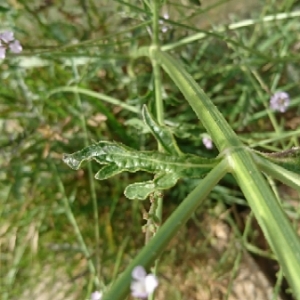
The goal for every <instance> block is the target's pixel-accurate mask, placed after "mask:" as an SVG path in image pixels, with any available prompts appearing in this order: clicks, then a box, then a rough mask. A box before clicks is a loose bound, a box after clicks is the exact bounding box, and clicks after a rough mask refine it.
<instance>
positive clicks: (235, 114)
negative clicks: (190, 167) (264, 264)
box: [0, 0, 300, 300]
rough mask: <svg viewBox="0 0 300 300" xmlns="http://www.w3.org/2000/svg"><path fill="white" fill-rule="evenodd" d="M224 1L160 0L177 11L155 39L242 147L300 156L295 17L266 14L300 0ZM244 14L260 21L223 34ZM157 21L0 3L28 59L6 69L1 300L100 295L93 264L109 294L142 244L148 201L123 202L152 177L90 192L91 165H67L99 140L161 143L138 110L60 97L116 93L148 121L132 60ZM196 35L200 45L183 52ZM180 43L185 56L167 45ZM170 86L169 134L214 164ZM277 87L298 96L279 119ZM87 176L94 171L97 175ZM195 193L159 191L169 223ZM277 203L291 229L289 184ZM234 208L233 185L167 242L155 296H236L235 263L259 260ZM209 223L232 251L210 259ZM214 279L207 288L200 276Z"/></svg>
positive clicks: (185, 188) (293, 209)
mask: <svg viewBox="0 0 300 300" xmlns="http://www.w3.org/2000/svg"><path fill="white" fill-rule="evenodd" d="M227 2H228V3H227ZM217 4H218V3H216V4H214V5H211V8H209V7H208V8H207V9H205V5H207V4H206V3H204V4H203V6H204V7H201V6H200V7H199V6H197V5H192V4H190V3H188V4H187V3H185V2H183V1H182V2H180V1H178V2H176V3H175V2H174V3H173V2H172V3H169V2H168V3H166V4H165V5H164V7H163V9H162V10H163V11H167V12H169V14H170V20H169V21H168V20H165V21H164V22H165V24H167V25H168V31H167V32H166V33H161V42H162V44H165V45H168V44H169V45H170V49H169V50H168V51H171V52H172V54H173V55H174V56H175V57H176V58H178V59H180V60H181V61H182V62H183V63H184V64H185V67H186V69H187V70H188V72H190V73H191V74H192V75H193V77H194V78H195V79H196V80H197V82H198V83H199V84H200V86H201V87H202V88H203V89H204V90H205V91H206V93H207V94H208V95H209V96H210V97H211V98H212V99H213V101H214V103H215V104H216V105H217V106H218V108H219V109H220V110H221V112H222V113H223V114H224V115H225V117H226V119H227V120H228V121H229V122H230V124H231V126H232V127H233V128H234V130H235V131H236V132H238V133H239V135H240V137H241V139H242V140H243V141H244V142H245V143H246V144H248V145H250V146H255V147H257V148H258V149H259V150H262V151H278V150H282V149H287V148H290V147H293V146H299V133H300V131H299V109H298V105H299V102H300V97H299V54H298V52H299V34H298V32H299V26H300V25H299V17H293V18H292V17H291V18H289V17H287V18H285V19H283V20H274V21H272V22H263V20H264V17H265V16H268V15H274V14H278V13H286V14H288V13H289V12H291V11H297V9H298V6H299V3H298V2H297V1H289V0H286V1H276V5H275V3H274V2H272V1H257V4H256V5H255V6H254V7H253V8H252V7H251V8H249V7H246V8H245V7H244V9H243V8H240V9H241V10H238V11H234V10H233V7H234V6H232V4H231V1H220V3H219V4H218V5H217ZM224 7H227V10H226V11H225V12H224V13H223V14H222V17H220V15H219V12H220V11H221V10H222V9H224ZM228 12H230V13H231V15H230V16H228ZM245 18H247V19H248V18H255V19H257V20H260V22H257V23H256V24H254V25H252V26H241V28H239V29H235V30H232V29H229V27H228V26H227V27H226V26H225V27H222V24H236V23H238V22H239V21H241V20H243V19H245ZM150 20H151V15H150V12H149V9H148V8H147V6H146V5H145V4H143V3H142V2H139V1H117V0H116V1H104V0H103V1H101V2H97V1H92V0H90V1H80V0H78V1H76V0H69V1H59V0H56V1H44V2H40V1H33V2H30V3H29V2H28V1H25V0H19V1H16V0H15V1H12V0H11V1H7V2H6V3H2V4H0V21H1V27H0V29H1V31H4V30H7V29H9V30H13V31H14V32H15V35H16V37H17V38H18V39H19V40H20V41H21V43H22V45H23V47H24V52H23V53H22V54H21V55H19V56H18V57H16V56H14V55H9V56H8V57H7V59H5V60H4V61H3V62H2V63H1V66H0V68H1V70H0V76H1V85H0V132H1V134H0V165H1V169H0V178H1V181H0V199H1V200H0V216H1V218H0V220H1V221H0V245H1V248H0V251H1V260H0V276H1V279H0V280H1V281H0V282H1V299H9V300H10V299H17V298H20V297H22V298H24V299H85V298H89V295H90V293H91V291H93V290H94V289H95V288H96V287H95V286H94V285H93V284H94V276H93V275H91V274H90V271H89V268H88V261H89V260H90V259H91V260H92V261H93V262H94V263H95V265H96V266H97V272H98V275H99V278H100V283H99V287H97V288H104V287H105V286H107V285H108V284H109V283H110V282H111V281H112V280H114V279H115V277H116V275H117V273H118V272H120V271H122V270H123V269H124V267H126V264H127V263H128V261H130V259H131V258H132V257H134V255H135V254H136V253H137V252H138V250H139V249H140V248H141V247H142V245H143V243H144V236H143V233H142V229H141V227H142V225H143V224H144V222H143V220H142V215H143V212H144V211H145V210H146V211H147V209H148V208H149V204H148V202H143V203H141V202H135V201H129V200H127V199H125V197H124V195H123V190H124V188H125V187H126V185H127V184H128V183H132V182H135V181H142V180H144V178H149V175H145V174H142V173H137V174H134V175H132V174H122V175H118V176H116V177H115V178H113V179H110V180H107V181H105V182H94V179H93V178H92V177H91V176H90V174H91V173H90V172H89V169H88V167H87V168H85V169H84V170H83V171H82V170H81V171H78V172H75V171H73V170H70V169H68V167H67V166H65V165H64V164H63V163H62V161H61V157H62V153H71V152H74V151H76V150H79V149H81V148H82V147H83V146H84V144H85V143H86V142H88V143H92V142H93V141H98V140H101V139H104V140H116V141H120V142H122V143H124V144H126V145H128V146H131V147H134V148H136V149H148V150H151V149H154V148H155V147H156V146H155V141H154V140H153V139H152V138H151V137H150V135H149V134H146V133H145V134H139V133H140V132H141V130H142V128H143V127H141V123H140V120H141V116H140V114H139V113H136V112H133V111H131V110H128V109H126V108H121V107H120V106H118V105H113V104H110V103H107V101H105V100H103V99H102V100H101V97H100V99H99V98H95V97H91V96H88V95H87V94H82V93H76V92H63V91H62V90H63V88H66V87H68V88H69V87H79V88H83V89H86V90H90V91H94V92H98V93H101V94H103V95H107V96H110V97H113V98H114V99H117V100H119V101H121V102H122V103H124V104H127V105H128V106H130V107H132V108H134V110H136V111H137V112H139V111H140V109H141V106H142V105H143V104H145V103H146V104H148V106H149V107H150V108H151V109H152V110H153V111H154V109H153V108H154V90H153V85H152V79H153V75H152V73H151V72H152V69H151V64H150V62H149V61H147V60H142V59H139V60H136V61H134V60H132V59H131V57H130V53H132V52H134V50H135V49H136V48H137V47H139V46H141V45H148V44H149V43H150V36H149V31H148V27H147V25H148V24H149V22H150ZM208 21H209V22H208ZM201 32H204V33H205V36H203V38H201V39H199V40H197V39H196V40H195V41H193V42H188V43H185V42H184V39H185V38H186V37H188V36H193V35H194V34H198V33H201ZM174 42H179V46H176V45H173V46H172V44H173V43H174ZM180 43H181V44H180ZM163 82H164V85H163V88H164V94H163V97H164V103H165V118H166V124H167V125H169V126H170V127H171V128H172V130H173V132H174V134H175V136H176V137H177V138H178V144H179V146H180V147H181V149H182V150H184V151H185V152H189V153H196V154H200V155H205V156H215V155H217V152H216V151H215V150H213V151H208V150H207V149H205V147H204V146H203V144H202V137H201V134H202V133H204V128H203V127H202V125H201V123H200V122H199V120H198V119H197V118H196V116H195V114H194V113H193V111H192V110H191V108H190V107H189V106H188V105H187V103H186V101H184V99H182V95H181V94H180V93H179V92H178V90H177V89H176V87H175V86H174V84H173V83H172V82H171V81H170V79H169V78H167V76H166V75H163ZM278 89H279V90H284V91H287V92H288V93H289V94H290V95H291V98H292V104H291V108H290V109H289V110H288V111H287V112H286V113H284V114H275V113H274V112H272V111H270V110H269V109H268V102H269V98H270V96H271V94H272V93H273V92H274V91H276V90H278ZM54 91H55V93H54ZM53 166H55V168H56V169H57V173H55V172H54V171H53ZM90 167H91V170H92V171H93V172H92V173H95V171H96V169H95V168H96V166H95V165H91V166H90ZM59 182H60V183H62V186H63V189H61V188H60V187H59V184H58V183H59ZM93 182H94V183H93ZM195 184H196V181H193V180H190V181H188V180H185V181H182V182H180V183H179V184H178V185H177V186H176V188H174V189H172V190H170V191H168V192H167V193H166V194H165V206H164V218H167V216H168V215H169V214H170V213H171V212H172V210H173V209H174V207H176V205H177V204H178V203H179V202H180V200H181V199H183V197H184V196H185V195H186V194H187V193H188V192H189V191H190V189H191V188H192V187H193V186H194V185H195ZM274 189H277V187H276V185H274ZM279 193H280V194H281V196H282V197H283V198H284V199H286V201H285V202H284V206H285V208H286V210H287V212H288V214H289V215H290V217H291V219H292V220H293V221H294V222H295V226H297V225H298V219H299V209H298V203H297V200H298V199H299V195H297V194H296V195H295V194H292V192H291V191H289V190H284V189H283V188H281V187H279ZM93 195H94V197H96V202H97V206H98V209H97V213H98V214H99V221H98V224H95V202H93ZM64 199H67V202H68V203H69V205H70V207H71V212H72V215H73V217H75V220H76V223H77V225H78V227H79V229H80V232H81V235H82V237H83V239H84V242H85V244H86V245H87V249H88V252H89V254H90V257H88V258H87V257H86V255H85V253H84V251H83V249H82V245H81V244H80V243H79V241H78V234H76V232H75V230H74V226H72V225H71V224H70V222H69V219H68V217H67V216H66V208H65V203H64ZM239 205H241V206H243V207H245V208H244V209H245V210H246V211H247V204H246V202H245V200H244V199H243V197H242V195H241V193H240V192H239V189H238V188H237V186H236V184H235V182H234V181H233V179H232V178H231V177H229V176H228V177H226V178H225V179H224V180H223V181H222V182H221V184H220V185H219V186H218V187H216V188H215V189H214V190H213V192H212V194H211V196H210V199H209V201H208V202H207V206H206V210H205V211H199V212H197V213H195V216H194V218H193V220H191V221H190V222H189V223H188V224H187V226H186V229H185V232H181V233H179V234H178V237H177V238H176V239H175V241H174V244H175V245H177V246H176V247H174V246H173V247H172V245H170V247H169V249H167V250H166V252H165V254H164V255H163V258H162V260H161V268H160V269H161V276H162V278H163V279H162V284H161V285H162V287H161V291H159V294H158V299H188V297H191V298H192V299H206V298H207V299H209V298H208V297H209V296H207V295H206V294H205V295H204V294H201V293H199V289H200V290H201V289H203V290H209V289H210V288H212V289H214V290H216V289H217V290H218V291H220V293H219V294H218V295H216V294H214V293H212V294H211V295H210V296H211V299H216V298H217V297H219V298H217V299H223V298H222V297H225V296H224V295H225V294H226V292H227V293H229V291H230V288H229V283H230V282H231V281H230V280H231V279H230V278H231V277H232V278H233V277H234V276H233V274H235V272H236V266H239V261H238V260H235V258H236V257H239V256H236V254H237V253H238V254H241V253H242V250H240V249H239V247H236V243H240V244H241V245H243V247H244V248H245V249H248V250H249V251H256V250H257V249H256V250H255V248H253V247H248V244H247V245H246V244H245V242H244V240H243V239H242V235H243V234H245V232H244V228H243V226H241V224H240V223H239V221H240V220H239V218H240V217H238V216H237V214H234V213H232V212H234V211H235V210H236V207H237V206H239ZM218 222H219V223H218ZM215 223H217V224H219V225H220V224H221V225H222V226H224V228H225V229H224V231H225V232H226V234H227V237H226V241H227V242H228V243H227V244H226V246H224V248H222V249H223V250H224V249H226V251H219V252H220V253H214V254H212V251H211V249H215V251H216V252H218V251H217V250H216V249H217V248H216V247H215V244H216V243H217V244H218V243H219V242H220V241H219V240H218V239H217V236H218V235H217V233H216V232H214V231H213V230H212V229H211V227H213V224H215ZM221 225H220V226H221ZM249 226H250V225H249ZM251 226H252V225H251ZM97 228H98V229H99V244H98V245H96V244H95V241H96V240H97V238H96V237H95V235H97ZM209 228H210V229H209ZM222 232H223V231H222ZM247 234H249V236H250V237H249V240H250V241H252V237H253V236H255V235H256V230H255V228H254V229H252V228H250V229H249V228H247ZM186 236H188V237H189V239H186ZM253 240H255V239H254V238H253ZM254 246H255V245H254ZM247 247H248V248H247ZM253 249H254V250H253ZM213 252H214V251H213ZM219 259H220V262H219V263H216V261H217V260H219ZM206 261H208V262H209V263H207V262H206ZM207 269H209V270H210V271H209V274H211V275H210V276H211V277H209V276H208V277H209V278H205V276H204V274H206V273H207V272H208V271H207ZM174 270H176V276H175V275H174V272H175V271H174ZM193 275H194V276H193ZM190 276H191V277H192V278H193V277H194V278H193V280H191V281H189V282H188V283H187V282H186V281H184V280H183V278H190ZM224 278H225V279H226V280H225V279H224ZM222 280H225V282H226V283H224V282H222ZM212 282H213V283H214V284H212ZM228 282H229V283H228ZM210 285H211V286H212V287H210ZM220 285H221V286H222V287H220ZM174 286H177V287H178V288H177V289H174ZM51 293H54V294H51ZM276 293H278V292H276ZM208 294H209V293H208ZM214 297H215V298H214Z"/></svg>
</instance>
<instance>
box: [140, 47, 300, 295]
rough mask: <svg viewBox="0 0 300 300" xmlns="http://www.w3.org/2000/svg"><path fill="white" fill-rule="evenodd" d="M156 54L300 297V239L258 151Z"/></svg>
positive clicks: (165, 58) (171, 62) (186, 76)
mask: <svg viewBox="0 0 300 300" xmlns="http://www.w3.org/2000/svg"><path fill="white" fill-rule="evenodd" d="M152 51H153V50H152ZM147 52H148V53H147ZM149 52H151V51H150V50H149V49H148V50H147V49H145V48H141V49H139V50H138V52H137V55H148V56H149ZM152 55H153V53H152ZM155 55H156V57H157V59H158V60H159V61H160V63H161V66H162V67H163V69H164V70H165V71H166V72H167V73H168V74H169V76H170V77H171V78H172V79H173V81H174V82H175V84H176V85H177V86H178V88H179V89H180V90H181V92H182V93H183V95H184V96H185V98H186V100H187V101H188V102H189V104H190V105H191V107H192V108H193V110H194V111H195V113H196V114H197V116H198V117H199V119H200V120H201V122H202V123H203V125H204V127H205V128H206V130H207V131H208V132H209V134H210V135H211V137H212V139H213V141H214V143H215V145H216V146H217V148H218V149H219V151H220V152H221V156H224V157H226V158H227V160H228V162H229V165H230V167H231V171H232V173H233V175H234V177H235V179H236V180H237V183H238V184H239V186H240V187H241V190H242V191H243V193H244V195H245V197H246V199H247V200H248V202H249V205H250V207H251V209H252V210H253V212H254V215H255V217H256V219H257V221H258V223H259V225H260V227H261V228H262V230H263V232H264V235H265V237H266V239H267V241H268V243H269V244H270V246H271V248H272V250H273V251H274V252H275V254H276V256H277V258H278V260H279V263H280V265H281V267H282V269H283V272H284V274H285V276H286V278H287V280H288V282H289V284H290V286H291V288H292V290H293V293H294V295H295V296H296V298H299V299H300V277H299V274H300V240H299V238H298V236H297V234H296V232H295V230H294V229H293V227H292V226H291V224H290V222H289V220H288V219H287V216H286V214H285V213H284V212H283V210H282V208H281V206H280V204H279V203H278V201H277V200H276V197H274V194H273V193H272V191H271V189H270V187H269V185H268V184H267V182H266V180H265V178H264V177H263V176H262V174H261V172H260V171H259V170H258V167H257V164H256V162H255V161H254V159H253V153H254V151H253V150H250V149H248V148H247V147H245V146H243V145H242V143H241V142H240V140H239V139H238V137H237V135H236V134H235V133H234V132H233V130H232V128H231V127H230V126H229V124H228V123H227V122H226V120H225V119H224V117H223V115H222V114H221V113H220V112H219V111H218V110H217V108H216V107H215V106H214V104H213V103H212V101H211V100H210V99H209V98H208V97H207V95H206V94H205V93H204V91H203V90H202V89H201V88H200V87H199V86H198V85H197V83H196V82H195V80H194V79H193V78H192V77H191V76H190V75H189V74H188V73H187V72H186V70H185V69H184V68H183V67H182V65H181V64H180V63H179V62H178V61H175V60H174V59H173V58H172V57H171V56H169V55H168V54H167V53H165V52H161V51H160V50H158V51H157V53H155Z"/></svg>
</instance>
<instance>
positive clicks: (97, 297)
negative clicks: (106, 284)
mask: <svg viewBox="0 0 300 300" xmlns="http://www.w3.org/2000/svg"><path fill="white" fill-rule="evenodd" d="M101 298H102V293H101V292H99V291H95V292H94V293H92V295H91V300H101Z"/></svg>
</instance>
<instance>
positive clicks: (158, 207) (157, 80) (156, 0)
mask: <svg viewBox="0 0 300 300" xmlns="http://www.w3.org/2000/svg"><path fill="white" fill-rule="evenodd" d="M152 4H153V6H152V7H153V9H152V11H153V16H152V47H153V48H154V49H159V47H160V43H159V23H158V21H159V10H160V0H153V2H152ZM154 52H155V51H154ZM151 62H152V68H153V75H154V90H155V107H156V118H157V122H158V124H159V125H163V124H164V107H163V101H162V96H161V94H162V85H161V71H160V65H159V63H158V61H157V60H156V58H155V56H151ZM158 151H163V147H162V146H161V145H160V144H159V143H158ZM151 206H155V218H156V219H157V220H158V225H157V228H156V230H158V229H159V226H160V224H161V223H162V210H163V197H154V201H153V202H152V205H151ZM147 230H149V229H147ZM153 234H154V235H155V232H154V233H153ZM146 236H147V235H146ZM148 236H149V234H148ZM158 263H159V258H158V259H157V260H156V261H155V266H154V274H157V269H158ZM149 299H150V300H153V299H154V293H153V294H152V295H150V296H149Z"/></svg>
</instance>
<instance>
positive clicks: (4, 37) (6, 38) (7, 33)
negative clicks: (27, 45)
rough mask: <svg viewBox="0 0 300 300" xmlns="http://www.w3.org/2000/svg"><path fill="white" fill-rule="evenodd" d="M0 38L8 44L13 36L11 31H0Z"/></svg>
mask: <svg viewBox="0 0 300 300" xmlns="http://www.w3.org/2000/svg"><path fill="white" fill-rule="evenodd" d="M0 39H1V40H2V41H3V42H4V43H6V44H8V43H10V42H12V41H13V40H14V39H15V38H14V33H13V32H12V31H4V32H2V33H0Z"/></svg>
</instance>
